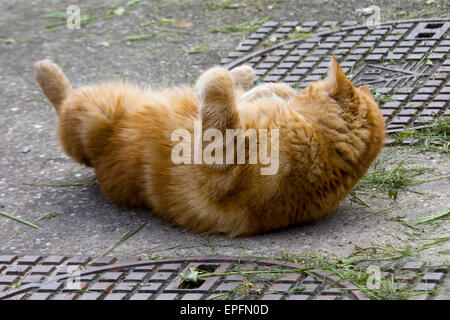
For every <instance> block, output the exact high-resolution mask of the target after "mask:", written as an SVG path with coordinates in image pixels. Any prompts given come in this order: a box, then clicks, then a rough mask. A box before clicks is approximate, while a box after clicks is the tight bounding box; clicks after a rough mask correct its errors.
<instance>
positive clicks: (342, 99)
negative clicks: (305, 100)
mask: <svg viewBox="0 0 450 320" xmlns="http://www.w3.org/2000/svg"><path fill="white" fill-rule="evenodd" d="M299 94H300V95H302V96H304V95H308V96H310V97H314V98H318V99H320V100H321V102H324V100H327V99H330V100H334V101H335V102H337V103H338V104H339V105H341V106H342V107H344V108H345V107H348V108H349V109H353V108H359V109H366V108H367V109H371V110H373V111H374V112H375V113H377V114H379V115H380V116H381V112H380V110H379V106H378V103H377V102H376V101H375V98H374V97H373V95H372V93H371V92H370V89H369V87H367V86H366V85H363V86H360V87H359V88H357V87H355V86H354V85H353V83H352V82H351V81H350V80H349V79H348V78H347V76H346V75H345V73H344V71H343V70H342V68H341V66H340V65H339V62H338V61H337V59H336V57H335V56H334V55H333V57H332V58H331V63H330V67H329V69H328V75H327V77H326V78H325V79H323V80H319V81H316V82H313V83H311V84H310V85H309V86H308V87H306V88H305V89H303V90H302V91H300V92H299Z"/></svg>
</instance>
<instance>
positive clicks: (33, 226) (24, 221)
mask: <svg viewBox="0 0 450 320" xmlns="http://www.w3.org/2000/svg"><path fill="white" fill-rule="evenodd" d="M0 215H1V216H4V217H7V218H9V219H11V220H14V221H17V222H20V223H23V224H24V225H27V226H29V227H32V228H35V229H38V228H39V227H38V226H37V225H35V224H34V223H31V222H28V221H26V220H23V219H20V218H17V217H14V216H12V215H9V214H7V213H4V212H1V211H0Z"/></svg>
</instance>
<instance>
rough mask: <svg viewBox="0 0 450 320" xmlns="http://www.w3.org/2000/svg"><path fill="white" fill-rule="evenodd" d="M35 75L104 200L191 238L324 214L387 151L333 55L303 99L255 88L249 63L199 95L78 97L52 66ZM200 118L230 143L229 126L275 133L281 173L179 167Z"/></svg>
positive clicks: (376, 117)
mask: <svg viewBox="0 0 450 320" xmlns="http://www.w3.org/2000/svg"><path fill="white" fill-rule="evenodd" d="M35 70H36V78H37V80H38V82H39V84H40V86H41V88H42V90H43V92H44V94H45V95H46V96H47V98H48V99H49V100H50V102H51V103H52V104H53V106H54V107H55V109H56V112H57V114H58V116H59V138H60V140H61V143H62V146H63V148H64V150H65V152H66V153H67V154H68V155H69V156H70V157H72V158H73V159H74V160H75V161H77V162H79V163H81V164H85V165H87V166H90V167H93V168H94V169H95V174H96V177H97V180H98V181H99V183H100V186H101V190H102V192H103V193H104V194H105V195H107V196H108V197H110V198H111V199H112V200H113V201H114V202H116V203H118V204H120V205H126V206H139V207H145V208H151V209H152V211H153V212H154V213H155V214H157V215H158V216H160V217H161V218H163V219H165V220H167V221H170V222H171V223H173V224H175V225H179V226H183V227H185V228H188V229H190V230H192V231H194V232H199V233H226V234H228V235H230V236H249V235H254V234H257V233H261V232H264V231H268V230H272V229H279V228H283V227H286V226H288V225H292V224H298V223H302V222H306V221H311V220H315V219H318V218H321V217H323V216H324V215H326V214H328V213H330V211H332V210H333V209H334V208H336V206H337V205H338V204H339V202H340V201H341V200H343V199H344V198H345V197H346V196H347V195H348V193H349V192H350V191H351V190H352V188H353V187H354V185H355V184H356V183H357V182H358V180H359V179H360V178H361V177H362V176H363V175H364V174H365V172H366V170H367V169H368V167H369V165H370V164H371V162H372V161H373V160H374V159H375V157H376V156H377V155H378V153H379V152H380V149H381V148H382V145H383V139H384V120H383V117H382V115H381V113H380V110H379V108H378V105H377V103H376V102H375V100H374V98H373V96H372V95H371V93H370V90H369V89H368V87H366V86H362V87H360V88H355V87H354V86H353V85H352V83H351V82H350V81H349V80H348V79H347V77H346V76H345V74H344V73H343V71H342V69H341V67H340V66H339V64H338V62H337V60H336V58H335V57H334V56H333V58H332V60H331V65H330V68H329V72H328V76H327V77H326V78H325V79H324V80H321V81H317V82H314V83H311V84H310V85H309V86H308V87H306V88H305V89H303V90H301V91H296V90H294V89H292V88H291V87H289V86H288V85H286V84H281V83H272V84H263V85H259V86H257V87H255V88H253V89H251V90H249V89H250V88H251V86H252V85H253V78H254V72H253V69H252V68H250V67H248V66H242V67H238V68H235V69H233V70H231V71H228V70H226V69H223V68H219V67H216V68H212V69H209V70H207V71H206V72H205V73H203V74H202V75H201V77H200V78H199V80H198V81H197V84H196V86H195V89H194V88H191V87H178V88H173V89H167V90H162V91H160V90H158V91H157V90H151V89H145V90H144V89H141V88H138V87H137V86H134V85H131V84H127V83H123V82H107V83H103V84H99V85H95V86H87V87H82V88H80V89H77V90H73V89H72V87H71V85H70V83H69V81H68V79H67V78H66V77H65V75H64V74H63V72H62V71H61V69H60V68H59V67H58V66H57V65H56V64H54V63H53V62H51V61H50V60H42V61H39V62H37V63H36V64H35ZM198 121H201V126H202V129H203V132H204V131H206V130H207V129H211V128H213V129H217V130H219V132H222V133H224V136H225V131H226V129H244V130H245V129H268V130H271V129H278V130H277V131H278V133H279V141H277V143H278V148H277V149H276V150H277V152H278V154H277V157H278V170H277V171H276V173H275V174H268V175H267V174H266V175H264V174H261V170H260V169H261V168H262V167H264V165H263V164H261V163H257V164H250V163H248V162H245V164H228V163H225V164H205V163H200V164H198V163H197V164H195V163H192V164H183V163H181V164H175V163H174V161H172V158H171V156H172V151H173V148H174V146H175V145H176V144H177V143H178V141H173V139H172V133H173V132H174V131H176V130H179V129H184V130H185V131H186V130H187V131H188V132H190V133H193V130H194V125H195V122H197V123H199V122H198ZM247 140H248V139H247ZM271 141H272V140H271ZM247 142H248V141H247ZM192 143H194V142H192ZM271 143H273V142H271ZM223 154H224V157H225V151H224V152H223ZM249 156H250V153H249V150H248V146H246V150H245V157H246V159H248V158H249Z"/></svg>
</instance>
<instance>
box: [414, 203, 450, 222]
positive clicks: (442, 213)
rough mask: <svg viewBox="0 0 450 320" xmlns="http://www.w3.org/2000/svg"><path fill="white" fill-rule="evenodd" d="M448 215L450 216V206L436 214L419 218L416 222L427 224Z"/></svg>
mask: <svg viewBox="0 0 450 320" xmlns="http://www.w3.org/2000/svg"><path fill="white" fill-rule="evenodd" d="M448 214H450V206H448V207H447V208H444V209H442V210H441V211H439V212H437V213H435V214H432V215H430V216H426V217H422V218H419V219H417V220H416V223H426V222H430V221H435V220H439V219H441V218H443V217H445V216H446V215H448Z"/></svg>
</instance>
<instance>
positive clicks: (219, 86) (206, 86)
mask: <svg viewBox="0 0 450 320" xmlns="http://www.w3.org/2000/svg"><path fill="white" fill-rule="evenodd" d="M233 85H234V83H233V78H232V77H231V74H230V71H228V70H227V69H225V68H221V67H215V68H211V69H209V70H207V71H205V72H204V73H203V74H202V75H201V76H200V78H199V79H198V81H197V83H196V85H195V94H196V96H197V98H198V99H199V100H200V101H201V102H202V101H204V100H205V99H207V98H214V97H217V98H219V97H220V96H222V95H227V94H229V93H230V91H232V88H233Z"/></svg>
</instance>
